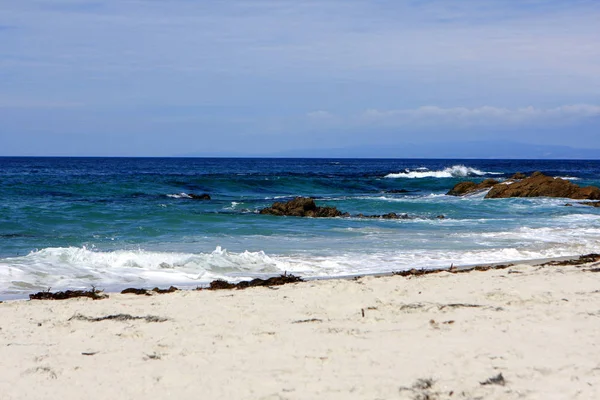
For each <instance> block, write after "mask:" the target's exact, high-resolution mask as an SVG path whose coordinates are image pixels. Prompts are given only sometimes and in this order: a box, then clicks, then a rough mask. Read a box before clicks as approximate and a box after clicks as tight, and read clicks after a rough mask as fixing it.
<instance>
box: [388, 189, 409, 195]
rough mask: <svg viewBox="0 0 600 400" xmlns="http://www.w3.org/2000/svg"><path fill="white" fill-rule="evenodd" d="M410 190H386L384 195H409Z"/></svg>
mask: <svg viewBox="0 0 600 400" xmlns="http://www.w3.org/2000/svg"><path fill="white" fill-rule="evenodd" d="M410 192H411V191H410V190H406V189H391V190H386V191H385V192H384V193H390V194H398V193H410Z"/></svg>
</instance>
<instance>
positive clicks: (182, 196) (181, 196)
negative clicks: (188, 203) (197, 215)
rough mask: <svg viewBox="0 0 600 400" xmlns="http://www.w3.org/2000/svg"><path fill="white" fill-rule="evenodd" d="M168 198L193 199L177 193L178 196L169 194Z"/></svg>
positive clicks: (185, 194)
mask: <svg viewBox="0 0 600 400" xmlns="http://www.w3.org/2000/svg"><path fill="white" fill-rule="evenodd" d="M167 197H171V198H173V199H191V198H192V196H190V195H189V194H187V193H183V192H181V193H177V194H168V195H167Z"/></svg>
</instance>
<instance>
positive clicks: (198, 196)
mask: <svg viewBox="0 0 600 400" xmlns="http://www.w3.org/2000/svg"><path fill="white" fill-rule="evenodd" d="M188 196H190V199H194V200H210V194H208V193H202V194H193V193H192V194H189V195H188Z"/></svg>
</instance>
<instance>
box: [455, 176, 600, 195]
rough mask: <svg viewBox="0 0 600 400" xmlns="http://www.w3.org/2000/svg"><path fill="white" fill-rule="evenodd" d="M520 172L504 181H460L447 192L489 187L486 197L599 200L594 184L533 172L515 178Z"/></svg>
mask: <svg viewBox="0 0 600 400" xmlns="http://www.w3.org/2000/svg"><path fill="white" fill-rule="evenodd" d="M520 176H522V174H515V175H514V176H513V178H511V179H509V180H508V181H505V182H500V183H499V182H495V181H493V179H486V180H485V181H483V182H482V183H480V184H476V183H474V182H461V183H459V184H457V185H456V186H454V188H452V189H451V190H450V191H449V192H448V193H447V194H448V195H452V196H464V195H465V194H469V193H473V192H476V191H479V190H482V189H486V188H488V187H491V189H490V191H489V192H488V193H487V194H486V196H485V198H486V199H497V198H508V197H564V198H569V199H582V200H600V189H599V188H597V187H595V186H587V187H580V186H578V185H576V184H574V183H572V182H569V181H567V180H565V179H562V178H553V177H551V176H547V175H544V174H542V173H541V172H534V173H533V174H532V175H531V176H530V177H526V178H522V179H517V178H519V177H520Z"/></svg>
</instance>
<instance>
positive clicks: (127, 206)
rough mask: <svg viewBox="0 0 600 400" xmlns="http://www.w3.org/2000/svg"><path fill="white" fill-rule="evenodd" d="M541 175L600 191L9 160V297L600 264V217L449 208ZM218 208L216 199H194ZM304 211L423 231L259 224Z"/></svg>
mask: <svg viewBox="0 0 600 400" xmlns="http://www.w3.org/2000/svg"><path fill="white" fill-rule="evenodd" d="M537 170H540V171H542V172H544V173H546V174H548V175H552V176H561V177H568V178H570V179H573V180H574V182H575V183H577V184H580V185H589V184H593V185H597V186H600V162H598V161H523V160H347V159H319V160H315V159H176V158H166V159H158V158H151V159H143V158H0V190H1V192H0V297H7V296H20V295H25V294H27V293H30V292H31V291H33V290H45V289H48V288H52V290H59V289H64V288H89V287H91V285H94V286H96V287H98V288H103V289H107V290H116V289H119V288H122V287H125V286H150V285H170V284H175V285H179V286H196V285H202V284H206V283H207V282H209V281H211V280H213V279H216V278H226V279H229V280H240V279H246V278H250V277H256V276H265V275H273V274H279V273H282V272H284V271H288V272H291V273H294V274H299V275H302V276H305V277H323V276H339V275H352V274H364V273H374V272H388V271H395V270H402V269H407V268H414V267H426V268H427V267H444V266H450V264H461V265H467V264H476V263H481V262H501V261H512V260H518V259H529V258H544V257H555V256H569V255H579V254H583V253H590V252H594V251H599V249H598V244H599V243H600V242H599V240H600V210H599V209H597V208H592V207H586V206H579V205H577V204H575V206H574V207H564V204H565V203H566V202H567V200H565V199H547V198H537V199H483V194H478V195H475V196H469V197H464V198H457V197H452V196H446V195H445V193H446V192H447V191H448V190H449V189H450V188H451V187H452V186H453V185H455V184H456V183H457V182H460V181H463V180H466V179H470V180H483V179H485V178H489V177H493V178H496V179H505V178H507V177H509V176H510V175H512V174H513V173H515V172H524V173H531V172H533V171H537ZM394 190H395V191H398V190H403V191H404V192H402V193H391V191H394ZM202 193H209V194H210V196H211V197H212V199H211V200H195V199H190V198H189V195H190V194H202ZM295 196H311V197H314V198H315V199H316V201H317V204H318V205H327V206H335V207H337V208H338V209H340V210H342V211H344V212H346V211H347V212H349V213H351V214H358V213H363V214H384V213H388V212H396V213H406V214H408V215H409V217H410V219H406V220H371V219H360V218H327V219H304V218H293V217H274V216H268V215H260V214H258V210H260V209H261V208H263V207H266V206H269V205H270V204H272V203H273V202H274V201H286V200H289V199H292V198H294V197H295ZM569 202H571V203H573V201H569ZM438 215H444V216H445V217H446V218H445V219H438V218H436V217H437V216H438Z"/></svg>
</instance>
